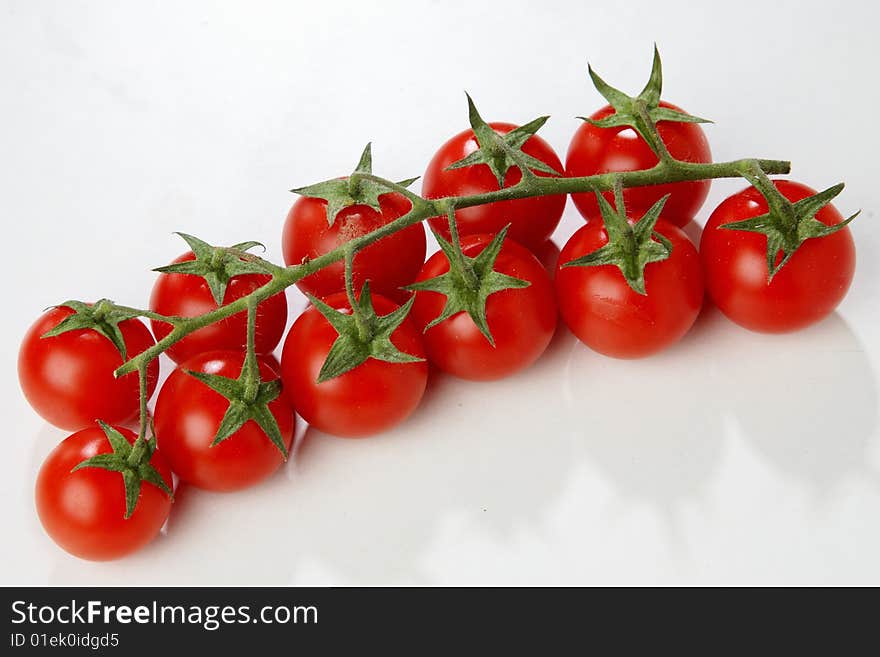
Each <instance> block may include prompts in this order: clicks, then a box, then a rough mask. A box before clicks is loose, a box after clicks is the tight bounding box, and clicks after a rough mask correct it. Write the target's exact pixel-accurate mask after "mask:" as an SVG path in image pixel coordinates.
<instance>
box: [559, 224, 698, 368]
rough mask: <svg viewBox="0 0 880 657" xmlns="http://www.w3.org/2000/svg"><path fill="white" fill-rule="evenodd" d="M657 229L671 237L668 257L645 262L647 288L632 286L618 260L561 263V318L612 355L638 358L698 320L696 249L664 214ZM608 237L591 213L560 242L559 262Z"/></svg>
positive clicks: (591, 344)
mask: <svg viewBox="0 0 880 657" xmlns="http://www.w3.org/2000/svg"><path fill="white" fill-rule="evenodd" d="M655 230H656V232H658V233H660V234H661V235H663V236H664V237H666V239H668V240H669V241H670V242H671V243H672V253H671V254H670V256H669V258H667V259H666V260H662V261H660V262H651V263H649V264H648V265H647V266H646V267H645V291H646V292H647V294H644V295H643V294H639V293H638V292H636V291H634V290H633V289H632V288H631V287H630V286H629V284H628V283H627V281H626V279H625V278H624V277H623V274H622V273H621V271H620V269H619V268H618V267H617V266H616V265H601V266H596V267H561V266H560V268H559V269H558V270H557V272H556V291H557V294H558V299H559V309H560V311H561V314H562V318H563V320H565V323H566V324H567V325H568V327H569V328H570V329H571V331H572V333H574V334H575V335H576V336H577V337H578V339H579V340H580V341H581V342H583V343H584V344H586V345H587V346H589V347H590V348H592V349H594V350H596V351H598V352H599V353H602V354H606V355H608V356H614V357H615V358H640V357H642V356H648V355H650V354H652V353H655V352H657V351H660V350H661V349H664V348H665V347H668V346H669V345H671V344H673V343H675V342H677V341H678V340H679V339H681V337H682V336H683V335H684V334H685V333H687V331H688V330H689V329H690V327H691V326H692V325H693V323H694V320H696V318H697V315H698V314H699V312H700V307H701V306H702V303H703V276H702V272H701V270H700V257H699V255H698V254H697V249H696V248H695V247H694V245H693V244H692V243H691V241H690V240H689V239H688V238H687V236H685V234H684V233H683V232H682V231H681V230H680V229H679V228H676V227H675V226H673V225H672V224H668V223H666V222H665V221H663V220H660V221H659V222H657V226H656V228H655ZM607 243H608V234H607V232H606V231H605V226H604V225H603V223H602V220H601V218H600V217H596V218H595V219H593V218H591V219H590V220H589V221H588V222H587V225H586V226H583V227H582V228H580V229H579V230H578V231H577V232H576V233H575V234H574V235H572V236H571V238H570V239H569V240H568V243H567V244H566V245H565V246H564V247H563V248H562V253H561V254H560V256H559V263H560V265H562V264H564V263H566V262H571V261H572V260H574V259H576V258H580V257H581V256H584V255H587V254H588V253H592V252H593V251H596V250H598V249H600V248H601V247H603V246H605V244H607Z"/></svg>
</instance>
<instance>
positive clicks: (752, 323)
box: [700, 180, 856, 333]
mask: <svg viewBox="0 0 880 657" xmlns="http://www.w3.org/2000/svg"><path fill="white" fill-rule="evenodd" d="M773 184H774V185H776V188H777V189H778V190H779V191H780V192H782V194H783V195H784V196H785V197H786V198H787V199H788V200H790V201H799V200H801V199H804V198H807V197H808V196H812V195H813V194H815V193H816V192H815V191H814V190H813V189H811V188H810V187H807V186H806V185H802V184H801V183H797V182H793V181H788V180H775V181H773ZM766 212H767V201H766V200H765V199H764V197H763V195H761V193H760V192H759V191H758V190H756V189H755V188H754V187H749V188H747V189H745V190H743V191H741V192H739V193H738V194H734V195H733V196H731V197H729V198H727V199H726V200H724V201H723V202H722V203H721V204H720V205H719V206H718V207H717V208H716V209H715V211H714V212H713V213H712V216H710V217H709V221H708V222H707V223H706V227H705V228H704V229H703V236H702V240H701V242H700V256H701V259H702V261H703V270H704V272H705V276H706V287H707V289H708V291H709V295H710V296H711V297H712V300H713V301H714V302H715V304H716V305H717V306H718V308H719V309H721V312H723V313H724V314H725V315H727V317H729V318H730V319H732V320H733V321H734V322H736V323H737V324H740V325H741V326H744V327H746V328H748V329H751V330H753V331H761V332H764V333H784V332H788V331H795V330H797V329H800V328H803V327H805V326H809V325H810V324H813V323H815V322H818V321H819V320H821V319H823V318H825V317H827V316H828V315H830V314H831V313H832V312H834V309H835V308H837V306H838V304H839V303H840V302H841V301H842V300H843V298H844V296H846V292H847V290H848V289H849V286H850V283H852V279H853V274H854V273H855V263H856V251H855V245H854V244H853V238H852V233H851V232H850V229H849V227H847V228H843V229H841V230H839V231H837V232H836V233H833V234H831V235H828V236H827V237H820V238H814V239H809V240H806V241H805V242H804V243H803V244H802V245H801V246H800V248H798V250H797V251H795V253H794V255H793V256H792V257H791V259H790V260H789V261H788V262H787V263H786V264H785V265H784V266H783V267H782V269H780V270H779V272H778V273H777V274H776V275H775V276H774V277H773V281H772V282H770V283H768V282H767V238H766V237H765V236H764V235H761V234H759V233H747V232H744V231H739V230H728V229H725V228H721V225H722V224H726V223H729V222H733V221H741V220H742V219H748V218H750V217H755V216H759V215H762V214H765V213H766ZM816 219H817V220H819V221H821V222H822V223H823V224H826V225H828V226H833V225H836V224H839V223H840V222H841V221H843V217H842V216H841V214H840V213H839V212H838V211H837V210H836V209H835V208H834V206H833V205H826V206H825V207H824V208H822V209H821V210H819V212H818V213H817V214H816ZM781 258H782V254H781V252H780V254H779V255H778V257H777V264H778V263H779V262H780V260H781Z"/></svg>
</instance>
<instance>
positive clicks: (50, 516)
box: [35, 426, 172, 561]
mask: <svg viewBox="0 0 880 657" xmlns="http://www.w3.org/2000/svg"><path fill="white" fill-rule="evenodd" d="M115 428H116V430H117V431H119V432H120V433H121V434H122V435H123V436H124V437H125V438H126V440H128V442H130V443H134V441H135V439H136V438H137V436H136V435H135V434H134V432H132V431H131V430H129V429H126V428H124V427H115ZM112 451H113V449H112V447H111V445H110V441H108V440H107V436H106V435H105V434H104V431H103V430H102V429H101V428H99V427H97V426H94V427H90V428H88V429H82V430H80V431H77V432H76V433H73V434H71V435H70V436H68V437H67V438H65V439H64V440H63V441H62V442H61V443H60V444H59V445H58V446H57V447H56V448H55V449H54V450H52V452H51V453H50V454H49V456H47V457H46V460H45V461H43V465H42V466H41V467H40V472H39V474H38V475H37V483H36V488H35V500H36V507H37V514H38V515H39V518H40V522H41V523H42V524H43V528H44V529H45V530H46V533H47V534H48V535H49V537H50V538H51V539H52V540H53V541H55V543H57V544H58V545H59V546H60V547H61V548H62V549H64V550H65V551H67V552H69V553H70V554H72V555H74V556H76V557H79V558H80V559H88V560H90V561H108V560H111V559H119V558H120V557H124V556H126V555H127V554H131V553H132V552H135V551H136V550H138V549H140V548H142V547H143V546H144V545H146V544H147V543H149V542H150V541H151V540H153V538H155V536H156V535H157V534H158V533H159V530H160V529H161V528H162V525H163V524H165V520H166V519H167V518H168V514H169V512H170V511H171V498H170V497H169V496H168V495H167V494H166V493H165V492H164V491H162V490H160V489H159V488H157V487H156V486H154V485H153V484H150V483H148V482H143V483H142V484H141V491H140V496H139V497H138V501H137V506H136V507H135V509H134V513H133V514H132V515H131V517H130V518H128V519H126V518H125V487H124V485H123V482H122V475H121V474H120V473H119V472H110V471H108V470H103V469H101V468H94V467H90V468H82V469H80V470H77V471H76V472H71V470H72V469H73V468H74V467H76V466H77V465H79V463H81V462H82V461H84V460H85V459H87V458H91V457H92V456H95V455H96V454H105V453H111V452H112ZM150 465H152V466H153V467H154V468H155V469H156V470H157V471H158V472H159V474H160V475H161V476H162V479H164V480H165V483H166V484H168V486H169V487H171V485H172V481H171V469H170V468H169V467H168V464H167V463H166V461H165V459H164V458H163V455H162V453H161V451H159V450H156V451H155V452H153V455H152V457H151V458H150Z"/></svg>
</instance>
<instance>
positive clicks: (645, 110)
mask: <svg viewBox="0 0 880 657" xmlns="http://www.w3.org/2000/svg"><path fill="white" fill-rule="evenodd" d="M587 68H588V70H589V73H590V78H591V79H592V80H593V84H594V85H595V86H596V89H597V90H598V91H599V93H600V94H602V96H603V97H604V98H605V100H607V101H608V104H609V105H611V107H613V108H614V113H613V114H611V115H609V116H606V117H605V118H603V119H599V120H598V121H595V120H593V119H590V118H587V117H583V116H579V117H578V118H579V119H582V120H584V121H586V122H587V123H589V124H591V125H594V126H596V127H598V128H618V127H623V126H628V127H630V128H633V129H634V130H635V131H636V132H638V133H639V135H641V137H642V139H644V140H645V142H647V144H648V146H650V147H651V150H653V151H654V152H655V153H657V154H658V155H660V153H661V152H665V146H664V145H663V144H662V142H660V140H659V137H658V136H657V131H656V129H655V125H656V123H657V122H658V121H676V122H679V123H711V121H709V120H708V119H701V118H700V117H698V116H693V115H691V114H686V113H685V112H679V111H677V110H674V109H671V108H668V107H660V92H661V90H662V87H663V70H662V66H661V63H660V53H659V51H658V50H657V46H656V45H655V46H654V62H653V66H652V67H651V77H650V78H648V83H647V84H646V85H645V88H644V89H642V92H641V93H640V94H639V95H638V96H635V97H633V96H628V95H627V94H625V93H623V92H622V91H620V90H619V89H615V88H614V87H612V86H611V85H610V84H608V83H607V82H605V80H603V79H602V78H601V77H599V74H598V73H596V71H594V70H593V67H592V66H588V67H587Z"/></svg>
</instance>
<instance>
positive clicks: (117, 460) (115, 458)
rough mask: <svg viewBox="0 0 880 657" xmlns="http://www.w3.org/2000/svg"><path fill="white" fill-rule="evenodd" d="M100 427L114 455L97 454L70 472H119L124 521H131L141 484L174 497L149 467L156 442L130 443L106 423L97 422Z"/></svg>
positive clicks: (143, 440) (139, 440) (157, 472)
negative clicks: (122, 494) (96, 469)
mask: <svg viewBox="0 0 880 657" xmlns="http://www.w3.org/2000/svg"><path fill="white" fill-rule="evenodd" d="M98 424H99V425H100V426H101V429H102V430H103V431H104V435H106V436H107V440H108V441H110V446H111V447H112V448H113V451H112V452H108V453H105V454H96V455H95V456H92V457H90V458H87V459H86V460H84V461H82V462H80V463H79V464H78V465H77V466H76V467H75V468H73V470H71V472H76V471H77V470H79V469H81V468H102V469H103V470H109V471H110V472H119V473H120V474H121V475H122V482H123V484H124V486H125V518H126V519H128V518H130V517H131V515H132V514H133V513H134V511H135V507H137V502H138V497H140V494H141V485H142V484H143V483H144V482H147V483H148V484H152V485H153V486H156V488H158V489H160V490H161V491H162V492H164V493H165V494H166V495H168V497H171V498H173V497H174V493H173V492H172V490H171V487H170V486H169V485H168V482H166V481H165V480H164V479H163V478H162V475H161V474H159V471H158V470H156V468H154V467H153V466H152V465H150V458H151V457H152V456H153V452H154V451H156V442H155V440H154V439H151V440H145V439H143V438H138V440H137V441H135V443H134V445H132V444H131V443H129V442H128V441H127V440H126V439H125V436H123V435H122V434H121V433H120V432H119V431H118V430H116V429H114V428H113V427H111V426H110V425H109V424H107V423H106V422H103V421H101V420H98Z"/></svg>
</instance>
